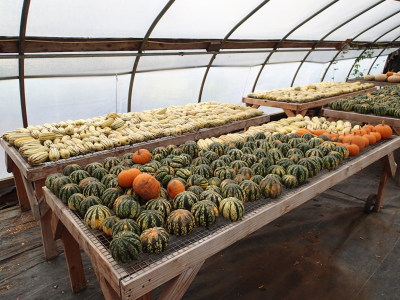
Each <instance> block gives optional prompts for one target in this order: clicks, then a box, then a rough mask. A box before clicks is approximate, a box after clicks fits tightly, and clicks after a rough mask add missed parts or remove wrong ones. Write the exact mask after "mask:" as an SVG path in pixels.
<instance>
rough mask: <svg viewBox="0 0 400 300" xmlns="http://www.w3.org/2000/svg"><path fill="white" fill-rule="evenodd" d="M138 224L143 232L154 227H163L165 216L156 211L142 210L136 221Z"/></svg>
mask: <svg viewBox="0 0 400 300" xmlns="http://www.w3.org/2000/svg"><path fill="white" fill-rule="evenodd" d="M136 223H137V224H138V225H139V227H140V229H141V230H142V231H144V230H146V229H149V228H152V227H163V226H164V215H163V214H162V213H161V212H160V211H158V210H155V209H146V210H142V212H141V213H140V214H139V216H138V217H137V219H136Z"/></svg>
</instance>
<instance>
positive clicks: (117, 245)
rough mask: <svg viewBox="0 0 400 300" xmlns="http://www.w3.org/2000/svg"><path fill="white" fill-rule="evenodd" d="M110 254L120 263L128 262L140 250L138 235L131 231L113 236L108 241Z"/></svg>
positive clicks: (132, 259)
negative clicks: (109, 241)
mask: <svg viewBox="0 0 400 300" xmlns="http://www.w3.org/2000/svg"><path fill="white" fill-rule="evenodd" d="M110 252H111V256H112V257H113V258H114V259H115V260H116V261H117V262H120V263H129V262H132V261H134V260H135V259H137V258H138V256H139V253H140V252H142V242H141V240H140V237H139V236H138V235H137V234H135V233H133V232H123V233H121V234H119V235H118V236H115V237H114V238H113V240H112V241H111V243H110Z"/></svg>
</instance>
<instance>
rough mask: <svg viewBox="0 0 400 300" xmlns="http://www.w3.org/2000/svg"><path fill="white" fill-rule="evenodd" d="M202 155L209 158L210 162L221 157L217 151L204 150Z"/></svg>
mask: <svg viewBox="0 0 400 300" xmlns="http://www.w3.org/2000/svg"><path fill="white" fill-rule="evenodd" d="M201 156H203V157H205V158H206V159H208V161H209V162H210V163H211V162H213V161H214V160H217V159H218V158H219V155H218V154H217V153H215V152H214V151H204V152H203V153H201Z"/></svg>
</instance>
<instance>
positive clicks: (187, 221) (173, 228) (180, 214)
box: [167, 209, 195, 236]
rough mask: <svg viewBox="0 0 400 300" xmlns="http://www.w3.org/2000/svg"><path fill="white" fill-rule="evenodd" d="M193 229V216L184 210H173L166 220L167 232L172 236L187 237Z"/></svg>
mask: <svg viewBox="0 0 400 300" xmlns="http://www.w3.org/2000/svg"><path fill="white" fill-rule="evenodd" d="M194 227H195V219H194V216H193V214H192V213H191V212H190V211H188V210H186V209H177V210H174V211H172V212H171V214H170V215H169V216H168V218H167V230H168V232H169V233H171V234H173V235H176V236H184V235H187V234H189V233H191V232H192V231H193V229H194Z"/></svg>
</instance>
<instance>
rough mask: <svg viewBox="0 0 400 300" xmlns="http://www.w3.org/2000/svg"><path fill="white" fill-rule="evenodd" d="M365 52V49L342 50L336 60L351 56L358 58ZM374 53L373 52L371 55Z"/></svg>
mask: <svg viewBox="0 0 400 300" xmlns="http://www.w3.org/2000/svg"><path fill="white" fill-rule="evenodd" d="M363 53H365V52H364V50H347V51H342V52H340V54H339V55H338V56H337V57H336V59H335V60H346V59H350V58H357V57H359V56H360V55H361V54H363ZM372 54H373V53H372V52H371V55H372Z"/></svg>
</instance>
